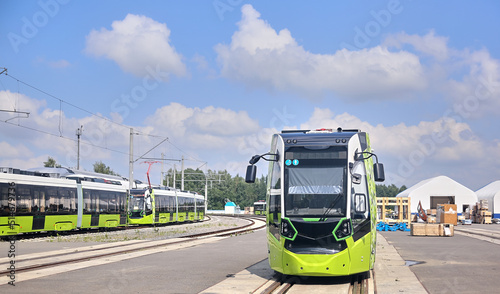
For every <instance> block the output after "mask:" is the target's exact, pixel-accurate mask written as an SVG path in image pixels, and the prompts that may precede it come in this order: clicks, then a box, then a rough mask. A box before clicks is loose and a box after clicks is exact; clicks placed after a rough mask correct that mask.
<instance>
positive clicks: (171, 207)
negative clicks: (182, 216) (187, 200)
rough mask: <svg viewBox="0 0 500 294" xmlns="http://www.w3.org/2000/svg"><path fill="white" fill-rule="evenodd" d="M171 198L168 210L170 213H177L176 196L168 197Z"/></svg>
mask: <svg viewBox="0 0 500 294" xmlns="http://www.w3.org/2000/svg"><path fill="white" fill-rule="evenodd" d="M168 198H169V199H170V200H169V201H168V202H169V205H168V211H169V212H170V213H175V197H171V196H170V197H168Z"/></svg>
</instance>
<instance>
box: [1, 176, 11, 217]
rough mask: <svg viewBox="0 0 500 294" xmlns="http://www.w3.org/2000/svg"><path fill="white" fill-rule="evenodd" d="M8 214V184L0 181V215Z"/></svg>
mask: <svg viewBox="0 0 500 294" xmlns="http://www.w3.org/2000/svg"><path fill="white" fill-rule="evenodd" d="M9 214H10V209H9V184H7V183H0V216H5V215H9Z"/></svg>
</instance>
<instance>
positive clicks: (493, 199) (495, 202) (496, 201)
mask: <svg viewBox="0 0 500 294" xmlns="http://www.w3.org/2000/svg"><path fill="white" fill-rule="evenodd" d="M476 195H477V199H478V200H488V210H489V211H491V214H492V216H493V218H500V181H495V182H492V183H490V184H489V185H486V186H484V187H483V188H481V189H479V190H477V191H476Z"/></svg>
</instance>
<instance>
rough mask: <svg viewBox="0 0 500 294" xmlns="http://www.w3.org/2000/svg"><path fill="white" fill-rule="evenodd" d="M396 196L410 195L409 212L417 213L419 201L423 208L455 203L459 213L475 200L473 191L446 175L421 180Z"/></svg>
mask: <svg viewBox="0 0 500 294" xmlns="http://www.w3.org/2000/svg"><path fill="white" fill-rule="evenodd" d="M396 197H411V198H410V199H411V208H410V210H411V213H417V206H418V203H419V202H421V203H422V208H423V209H424V210H427V209H435V208H436V207H437V204H448V203H449V204H456V205H457V213H458V214H459V215H460V214H462V212H464V211H465V207H464V206H468V205H473V204H475V203H476V202H477V196H476V193H474V191H472V190H471V189H469V188H467V187H465V186H464V185H462V184H459V183H457V182H456V181H454V180H452V179H450V178H448V177H446V176H438V177H435V178H430V179H427V180H423V181H421V182H419V183H417V184H415V185H414V186H412V187H410V188H408V189H406V190H404V191H402V192H401V193H399V194H398V195H396Z"/></svg>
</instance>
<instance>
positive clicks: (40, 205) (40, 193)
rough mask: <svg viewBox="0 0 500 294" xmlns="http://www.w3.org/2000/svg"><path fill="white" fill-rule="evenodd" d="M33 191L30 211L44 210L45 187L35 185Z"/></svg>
mask: <svg viewBox="0 0 500 294" xmlns="http://www.w3.org/2000/svg"><path fill="white" fill-rule="evenodd" d="M37 188H38V189H35V190H34V191H33V198H32V202H31V203H32V204H31V211H32V212H33V213H34V214H36V213H38V212H45V189H43V188H42V187H37Z"/></svg>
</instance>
